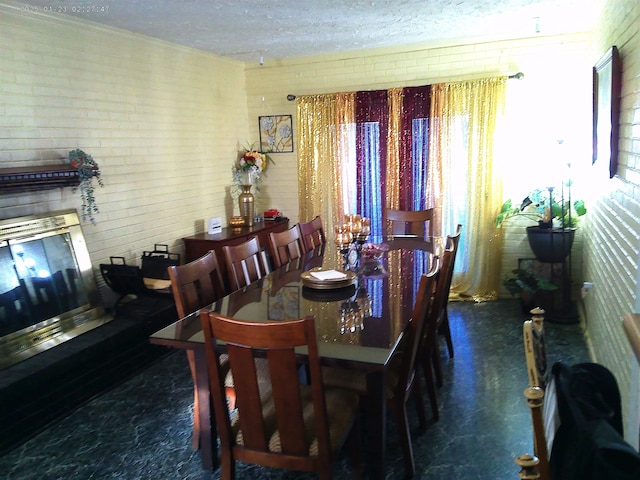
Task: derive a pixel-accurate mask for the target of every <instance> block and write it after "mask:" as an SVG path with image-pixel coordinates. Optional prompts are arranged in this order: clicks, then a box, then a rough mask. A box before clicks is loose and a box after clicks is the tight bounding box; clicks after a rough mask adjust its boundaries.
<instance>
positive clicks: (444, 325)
mask: <svg viewBox="0 0 640 480" xmlns="http://www.w3.org/2000/svg"><path fill="white" fill-rule="evenodd" d="M461 233H462V225H460V224H458V226H457V228H456V233H454V234H453V235H448V236H447V243H446V246H445V248H447V249H449V250H451V264H450V265H449V268H448V271H447V273H446V275H447V278H446V284H445V289H446V291H447V295H446V297H445V301H444V305H443V307H442V316H441V318H440V323H439V325H438V333H439V334H441V335H443V336H444V338H445V340H446V342H447V350H448V351H449V358H453V341H452V340H451V327H450V326H449V312H448V305H449V295H450V294H451V280H452V279H453V270H454V266H455V263H456V256H457V255H458V246H459V244H460V234H461Z"/></svg>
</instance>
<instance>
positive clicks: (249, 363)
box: [201, 312, 360, 480]
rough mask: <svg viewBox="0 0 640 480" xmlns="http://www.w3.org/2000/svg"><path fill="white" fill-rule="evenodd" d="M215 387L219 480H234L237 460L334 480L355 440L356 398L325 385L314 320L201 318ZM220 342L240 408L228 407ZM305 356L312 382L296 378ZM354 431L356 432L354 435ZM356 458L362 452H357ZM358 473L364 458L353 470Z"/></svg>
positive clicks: (215, 315)
mask: <svg viewBox="0 0 640 480" xmlns="http://www.w3.org/2000/svg"><path fill="white" fill-rule="evenodd" d="M201 321H202V329H203V331H204V338H205V351H206V355H207V364H208V371H209V382H210V390H211V395H212V401H213V409H214V412H215V416H216V425H217V426H218V432H219V435H220V463H221V469H220V476H221V478H222V479H223V480H230V479H233V478H234V477H235V463H236V461H241V462H245V463H251V464H257V465H262V466H266V467H272V468H282V469H286V470H295V471H314V472H318V473H319V476H320V478H321V479H323V480H326V479H330V478H331V476H332V475H331V473H332V469H333V463H334V460H335V459H336V457H337V453H338V451H339V449H340V448H341V447H342V444H343V442H344V441H345V439H347V437H349V439H350V440H353V441H354V444H355V443H356V441H357V437H358V435H357V434H358V429H357V428H353V427H354V426H357V419H358V404H359V398H358V395H357V394H355V393H354V392H349V391H346V390H340V389H336V388H326V387H325V386H324V385H323V381H322V370H321V367H320V357H319V354H318V344H317V339H316V330H315V321H314V318H313V317H305V318H300V319H296V320H291V321H278V322H247V321H242V320H235V319H231V318H228V317H224V316H222V315H220V314H218V313H216V312H203V313H201ZM216 341H220V342H225V343H226V346H227V347H226V348H227V354H228V355H229V359H230V364H231V372H232V374H233V375H234V378H237V379H241V380H239V381H237V382H236V395H237V410H236V411H234V412H230V411H229V410H228V409H227V408H226V404H225V401H226V399H225V395H224V388H223V385H224V371H223V369H222V368H221V366H220V362H219V357H218V355H217V352H216V343H215V342H216ZM300 347H305V348H306V350H307V352H308V361H307V363H306V365H307V371H308V381H307V382H301V381H300V379H299V373H300V364H299V363H298V359H297V355H298V353H297V352H296V348H300ZM265 355H266V359H267V361H268V363H269V371H270V382H269V383H268V384H265V383H264V382H260V381H259V377H258V375H257V374H256V371H255V367H254V366H255V358H256V357H257V356H265ZM350 433H352V434H351V435H349V434H350ZM355 452H356V453H357V449H356V450H355ZM354 473H355V474H356V476H359V473H360V472H359V457H358V456H357V455H356V465H355V472H354Z"/></svg>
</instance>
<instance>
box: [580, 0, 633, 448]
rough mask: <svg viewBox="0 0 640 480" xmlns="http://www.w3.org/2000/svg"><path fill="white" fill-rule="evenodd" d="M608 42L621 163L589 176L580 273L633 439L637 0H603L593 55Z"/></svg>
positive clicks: (599, 350) (599, 354)
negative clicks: (611, 174)
mask: <svg viewBox="0 0 640 480" xmlns="http://www.w3.org/2000/svg"><path fill="white" fill-rule="evenodd" d="M612 45H616V46H617V47H618V49H619V51H620V57H621V60H622V65H623V75H622V98H621V115H620V140H619V159H618V161H619V166H618V175H617V176H616V177H615V178H614V179H612V180H608V179H607V176H606V173H604V175H602V176H600V177H599V178H598V179H594V186H595V187H596V188H594V193H596V195H597V199H596V201H595V202H594V207H593V208H592V209H591V212H590V214H589V228H588V230H587V232H588V235H587V236H586V238H585V253H584V277H585V279H586V280H588V281H591V282H593V283H594V288H593V290H591V292H590V293H589V294H588V296H587V297H586V298H585V317H586V323H587V327H588V332H589V336H590V339H591V343H592V348H593V354H594V357H595V359H596V360H597V361H598V362H599V363H602V364H604V365H605V366H607V367H608V368H610V369H611V370H612V371H613V373H614V374H615V376H616V378H617V380H618V383H619V386H620V390H621V394H622V401H623V412H624V418H625V433H626V436H627V438H628V439H629V440H630V441H631V442H632V443H633V444H634V445H636V447H637V445H638V435H639V433H640V432H638V424H639V423H640V421H639V418H638V417H639V416H640V412H638V411H637V410H636V409H635V408H630V398H631V396H632V395H637V394H638V392H632V391H630V389H631V385H633V382H632V381H631V375H632V372H634V368H635V372H637V371H638V370H637V367H635V366H634V362H636V359H635V357H634V355H633V353H632V351H631V348H630V346H629V343H628V341H627V338H626V335H625V334H624V331H623V328H622V324H621V321H622V318H623V316H624V314H626V313H630V312H635V313H637V312H639V311H640V300H639V298H638V297H639V296H638V293H639V288H640V287H639V286H638V280H639V273H638V263H639V262H638V260H639V252H640V88H639V86H640V84H639V81H638V79H639V78H640V62H639V60H638V58H639V57H640V3H638V2H637V1H636V0H607V2H606V8H605V11H604V15H603V16H602V18H601V23H600V28H599V29H598V31H597V32H596V35H595V36H594V43H593V48H594V63H595V61H596V60H597V59H598V58H599V57H600V55H602V54H603V53H604V52H605V51H607V50H608V49H609V48H610V47H611V46H612ZM603 167H604V166H603ZM636 375H637V373H636ZM635 385H636V388H637V385H638V382H637V379H636V383H635ZM632 425H633V427H632Z"/></svg>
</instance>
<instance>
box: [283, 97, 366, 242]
mask: <svg viewBox="0 0 640 480" xmlns="http://www.w3.org/2000/svg"><path fill="white" fill-rule="evenodd" d="M354 100H355V93H338V94H326V95H304V96H299V97H298V98H297V99H296V111H297V115H296V123H297V130H298V132H299V134H298V141H297V147H298V192H299V218H300V221H309V220H311V219H313V218H314V217H315V216H316V215H320V217H321V218H322V222H323V224H324V227H325V231H327V232H328V234H329V236H332V232H333V224H334V221H335V220H337V219H339V218H342V217H343V216H344V214H345V212H344V198H345V196H344V187H345V186H347V185H348V184H349V183H350V182H351V181H353V182H355V178H353V179H352V178H350V177H352V176H353V174H352V173H351V172H349V171H348V170H347V169H346V166H347V164H348V162H346V161H342V160H343V159H344V160H346V159H348V158H349V157H350V156H351V155H353V147H352V145H351V140H350V139H351V138H353V135H352V132H350V129H353V128H354V125H355V107H354V105H355V101H354Z"/></svg>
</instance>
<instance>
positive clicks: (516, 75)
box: [287, 72, 524, 102]
mask: <svg viewBox="0 0 640 480" xmlns="http://www.w3.org/2000/svg"><path fill="white" fill-rule="evenodd" d="M507 78H508V79H509V80H522V79H523V78H524V73H522V72H518V73H514V74H513V75H509V76H508V77H507ZM295 99H296V96H295V95H293V94H292V93H290V94H289V95H287V100H289V101H290V102H293V101H294V100H295Z"/></svg>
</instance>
